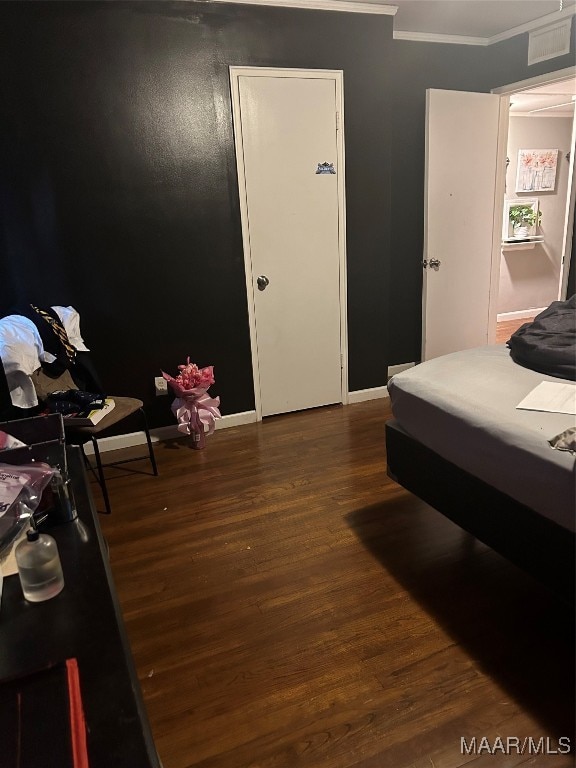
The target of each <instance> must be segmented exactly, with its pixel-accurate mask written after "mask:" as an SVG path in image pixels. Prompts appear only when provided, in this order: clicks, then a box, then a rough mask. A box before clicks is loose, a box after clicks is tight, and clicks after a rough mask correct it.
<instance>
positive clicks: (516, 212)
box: [508, 203, 542, 238]
mask: <svg viewBox="0 0 576 768" xmlns="http://www.w3.org/2000/svg"><path fill="white" fill-rule="evenodd" d="M508 215H509V218H510V221H511V223H512V230H513V232H514V237H516V238H525V237H529V235H530V230H531V229H532V228H533V227H535V226H539V225H540V221H541V220H542V213H541V211H539V210H537V209H536V208H535V207H534V206H532V205H523V204H522V203H520V204H518V205H511V206H510V211H509V214H508Z"/></svg>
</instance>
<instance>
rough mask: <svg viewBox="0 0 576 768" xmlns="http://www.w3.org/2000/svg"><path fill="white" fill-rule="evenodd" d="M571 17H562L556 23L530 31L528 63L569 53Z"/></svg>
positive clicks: (535, 62)
mask: <svg viewBox="0 0 576 768" xmlns="http://www.w3.org/2000/svg"><path fill="white" fill-rule="evenodd" d="M572 18H573V17H572V16H570V18H569V19H564V21H560V22H558V24H551V25H550V26H549V27H543V28H542V29H536V30H535V31H534V32H530V35H529V37H528V65H530V64H537V63H538V62H539V61H546V59H555V58H556V56H564V54H566V53H570V31H571V28H572Z"/></svg>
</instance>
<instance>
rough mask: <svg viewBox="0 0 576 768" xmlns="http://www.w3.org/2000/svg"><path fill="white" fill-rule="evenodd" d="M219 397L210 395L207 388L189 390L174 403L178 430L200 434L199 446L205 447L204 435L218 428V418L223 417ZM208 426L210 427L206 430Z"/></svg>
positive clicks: (197, 439) (173, 408)
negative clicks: (219, 408) (219, 407)
mask: <svg viewBox="0 0 576 768" xmlns="http://www.w3.org/2000/svg"><path fill="white" fill-rule="evenodd" d="M219 405H220V398H219V397H210V396H209V395H208V394H206V390H205V389H197V390H188V392H187V393H186V394H185V395H184V393H183V395H182V396H181V397H177V398H176V399H175V400H174V402H173V403H172V413H173V414H174V416H176V419H177V421H178V431H179V432H183V433H184V434H185V435H192V434H193V435H194V436H196V435H197V436H198V437H197V438H196V442H197V443H198V445H197V447H198V448H203V447H204V437H205V435H206V434H209V435H211V434H212V432H214V430H215V428H216V419H220V418H221V414H220V411H219V410H218V406H219ZM206 427H207V428H208V429H207V430H206Z"/></svg>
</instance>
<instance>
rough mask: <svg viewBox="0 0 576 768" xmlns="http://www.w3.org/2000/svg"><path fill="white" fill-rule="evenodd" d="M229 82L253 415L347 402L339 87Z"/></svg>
mask: <svg viewBox="0 0 576 768" xmlns="http://www.w3.org/2000/svg"><path fill="white" fill-rule="evenodd" d="M232 83H233V90H234V85H235V84H236V89H237V92H236V102H237V103H236V109H235V132H236V149H237V155H238V163H239V181H240V197H241V202H242V203H243V205H242V212H243V230H244V248H245V251H248V253H247V254H246V255H248V256H249V259H247V279H248V280H249V293H248V300H249V303H250V302H252V311H253V335H252V345H253V361H254V374H255V390H256V401H257V412H258V411H260V414H261V415H262V416H269V415H271V414H277V413H285V412H288V411H295V410H301V409H305V408H312V407H315V406H319V405H327V404H330V403H339V402H342V400H343V378H342V361H343V353H344V350H343V346H344V345H343V344H342V339H341V336H342V328H343V323H342V311H341V297H342V285H343V275H342V266H343V259H342V256H343V253H342V250H343V240H342V234H343V221H342V219H343V216H342V213H343V207H342V205H341V201H340V199H339V198H340V193H343V178H342V174H343V164H342V163H341V161H340V160H339V147H338V138H337V112H338V87H337V86H338V83H337V80H336V78H335V77H334V76H331V77H327V76H318V77H310V76H308V77H305V76H296V74H295V73H294V72H291V73H290V74H287V75H280V76H278V75H274V74H270V75H269V76H265V75H264V74H263V73H262V72H260V73H258V74H256V75H253V74H239V75H238V76H237V78H236V79H234V78H233V80H232ZM324 163H327V164H328V165H327V166H324V165H323V164H324ZM318 171H320V172H318ZM258 406H259V407H258Z"/></svg>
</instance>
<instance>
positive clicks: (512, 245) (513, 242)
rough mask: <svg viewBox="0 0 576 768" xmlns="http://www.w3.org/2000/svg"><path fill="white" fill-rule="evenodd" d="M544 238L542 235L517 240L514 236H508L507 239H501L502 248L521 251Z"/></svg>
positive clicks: (532, 246) (542, 240)
mask: <svg viewBox="0 0 576 768" xmlns="http://www.w3.org/2000/svg"><path fill="white" fill-rule="evenodd" d="M543 242H544V238H543V237H538V236H535V237H526V238H523V239H522V240H519V239H518V240H517V239H516V238H510V239H508V240H503V241H502V250H503V251H522V250H525V249H527V248H534V247H535V246H536V245H538V243H543Z"/></svg>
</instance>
